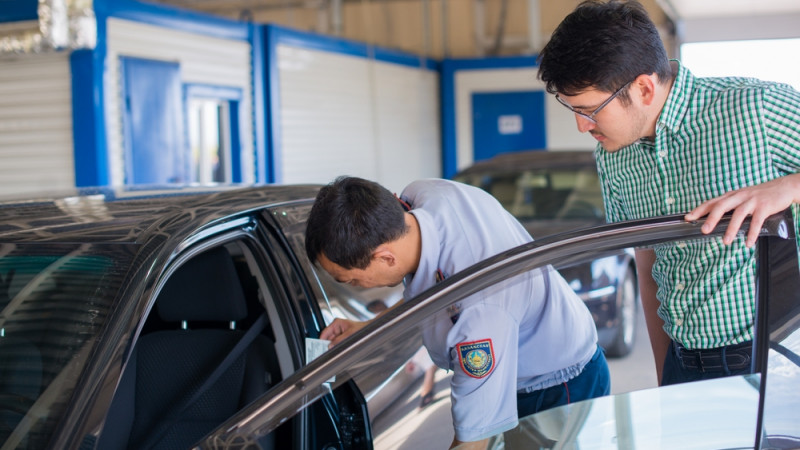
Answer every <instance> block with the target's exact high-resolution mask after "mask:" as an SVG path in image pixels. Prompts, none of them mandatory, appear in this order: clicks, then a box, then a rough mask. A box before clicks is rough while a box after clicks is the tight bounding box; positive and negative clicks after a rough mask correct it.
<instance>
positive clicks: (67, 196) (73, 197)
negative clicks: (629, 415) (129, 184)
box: [0, 185, 319, 243]
mask: <svg viewBox="0 0 800 450" xmlns="http://www.w3.org/2000/svg"><path fill="white" fill-rule="evenodd" d="M318 189H319V186H315V185H263V186H218V187H191V188H190V187H183V188H155V187H150V188H147V189H140V188H119V189H111V188H85V189H78V190H75V191H72V192H66V193H62V194H47V195H41V196H35V195H34V196H27V197H26V198H21V199H17V200H4V201H0V242H7V243H8V242H93V243H101V242H103V243H132V242H138V243H143V242H145V241H147V240H148V238H149V237H151V236H153V235H155V234H156V233H158V234H164V233H166V234H167V235H174V234H176V233H177V234H180V230H185V232H191V230H194V229H197V228H199V227H201V226H203V225H206V224H208V223H211V222H213V221H214V220H217V219H222V218H224V217H227V216H230V215H234V214H239V213H243V212H246V211H250V210H253V209H257V208H264V207H269V206H277V205H280V204H283V203H287V202H295V201H302V200H308V201H312V200H313V199H314V197H315V196H316V192H317V190H318Z"/></svg>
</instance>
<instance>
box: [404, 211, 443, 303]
mask: <svg viewBox="0 0 800 450" xmlns="http://www.w3.org/2000/svg"><path fill="white" fill-rule="evenodd" d="M410 212H411V214H413V215H414V217H415V218H416V219H417V223H418V224H419V234H420V239H421V240H422V243H421V245H420V247H421V248H420V255H419V265H418V266H417V271H416V272H415V273H413V274H409V275H406V277H405V293H404V295H405V296H406V299H409V298H411V297H409V296H408V295H409V294H411V296H414V295H417V294H419V293H420V292H422V291H424V290H425V289H427V288H429V287H431V286H433V285H434V284H435V283H436V280H435V278H434V277H435V274H436V269H437V268H438V267H439V265H438V264H439V254H440V250H439V249H440V242H441V239H440V237H439V234H438V233H437V231H436V225H435V224H434V222H433V218H432V217H431V216H430V214H428V212H427V211H425V210H423V209H412V210H411V211H410Z"/></svg>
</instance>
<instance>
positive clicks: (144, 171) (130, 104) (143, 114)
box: [121, 57, 188, 184]
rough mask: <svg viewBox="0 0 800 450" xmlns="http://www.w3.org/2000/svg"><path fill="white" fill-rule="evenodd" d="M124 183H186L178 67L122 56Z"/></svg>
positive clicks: (167, 63) (174, 64) (171, 64)
mask: <svg viewBox="0 0 800 450" xmlns="http://www.w3.org/2000/svg"><path fill="white" fill-rule="evenodd" d="M121 60H122V76H123V78H124V81H123V86H124V92H123V98H124V99H125V105H124V106H125V112H124V114H123V130H124V134H125V135H124V149H125V184H164V183H181V182H185V181H186V180H187V179H188V176H187V175H188V169H187V158H186V146H185V144H184V131H183V123H184V120H183V107H182V97H181V92H182V89H181V78H180V66H179V65H178V64H177V63H171V62H164V61H153V60H147V59H139V58H130V57H123V58H121Z"/></svg>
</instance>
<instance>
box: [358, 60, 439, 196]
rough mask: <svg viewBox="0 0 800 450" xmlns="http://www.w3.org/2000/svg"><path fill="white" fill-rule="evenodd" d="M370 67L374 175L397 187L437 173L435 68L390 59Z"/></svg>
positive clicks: (390, 186) (437, 108)
mask: <svg viewBox="0 0 800 450" xmlns="http://www.w3.org/2000/svg"><path fill="white" fill-rule="evenodd" d="M373 64H374V67H375V74H376V77H375V81H376V83H375V85H376V89H375V91H376V96H375V98H376V106H377V108H376V109H377V118H378V123H377V127H376V134H377V136H376V142H377V147H378V150H379V151H378V158H379V161H378V180H379V181H380V182H381V183H382V184H383V185H384V186H386V187H387V188H389V189H390V190H393V191H394V192H397V193H398V194H399V193H400V191H401V190H402V189H403V187H405V186H406V185H407V184H408V183H410V182H412V181H414V180H415V179H419V178H432V177H441V176H442V151H441V138H440V134H441V132H440V129H439V123H440V118H439V75H438V73H436V72H434V71H431V70H425V69H419V68H413V67H409V66H403V65H398V64H389V63H373Z"/></svg>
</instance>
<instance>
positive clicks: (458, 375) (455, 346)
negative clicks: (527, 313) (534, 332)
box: [448, 303, 519, 442]
mask: <svg viewBox="0 0 800 450" xmlns="http://www.w3.org/2000/svg"><path fill="white" fill-rule="evenodd" d="M518 334H519V324H518V323H517V322H516V321H515V320H514V318H513V317H511V315H510V314H508V312H507V311H504V310H503V309H502V308H500V307H498V306H495V305H491V304H489V305H487V304H484V303H481V304H478V305H473V306H470V307H469V308H466V309H465V310H463V311H461V313H460V314H459V318H458V320H457V322H456V323H455V325H454V326H453V328H452V330H451V331H450V333H449V335H448V346H449V349H450V363H451V367H453V377H452V378H451V398H452V412H453V425H454V428H455V435H456V439H458V440H459V441H462V442H470V441H477V440H480V439H484V438H486V437H488V436H491V435H494V434H497V433H501V432H503V431H506V430H509V429H511V428H513V427H515V426H516V425H517V397H516V394H517V393H516V387H517V358H518V355H517V351H518V350H517V349H518Z"/></svg>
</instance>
